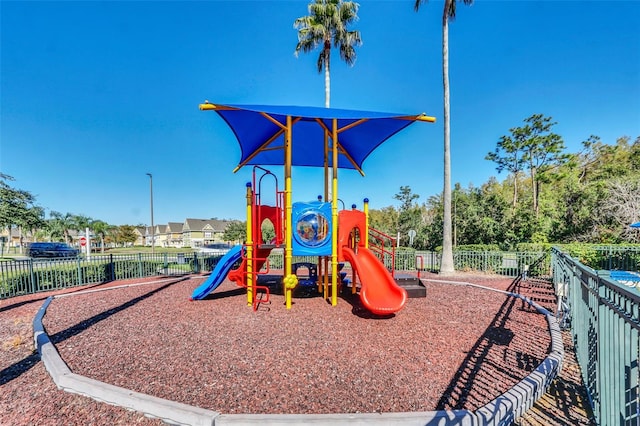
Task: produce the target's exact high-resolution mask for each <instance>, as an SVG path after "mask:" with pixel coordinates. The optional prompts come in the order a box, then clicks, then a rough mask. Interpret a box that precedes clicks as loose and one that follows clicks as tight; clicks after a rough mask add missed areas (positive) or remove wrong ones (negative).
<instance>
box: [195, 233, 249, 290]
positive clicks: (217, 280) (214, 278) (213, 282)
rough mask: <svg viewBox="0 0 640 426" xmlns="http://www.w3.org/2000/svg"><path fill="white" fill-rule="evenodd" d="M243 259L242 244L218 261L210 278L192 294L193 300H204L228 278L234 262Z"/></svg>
mask: <svg viewBox="0 0 640 426" xmlns="http://www.w3.org/2000/svg"><path fill="white" fill-rule="evenodd" d="M240 259H242V245H237V246H234V247H233V248H232V249H231V250H229V251H228V252H227V254H225V255H224V256H222V259H220V260H219V261H218V263H217V264H216V267H215V268H214V270H213V271H212V272H211V275H209V278H207V279H206V280H205V282H203V283H202V284H200V285H199V286H198V288H196V289H195V290H193V293H192V294H191V300H202V299H204V298H205V297H207V295H208V294H209V293H211V292H212V291H213V290H215V289H216V288H218V286H219V285H220V284H222V282H223V281H224V280H225V278H227V274H228V273H229V271H230V270H231V268H232V267H233V264H234V263H236V262H237V261H238V260H240Z"/></svg>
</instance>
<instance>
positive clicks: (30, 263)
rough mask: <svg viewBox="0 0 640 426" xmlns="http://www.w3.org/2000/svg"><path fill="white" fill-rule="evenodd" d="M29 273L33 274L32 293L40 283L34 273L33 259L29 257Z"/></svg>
mask: <svg viewBox="0 0 640 426" xmlns="http://www.w3.org/2000/svg"><path fill="white" fill-rule="evenodd" d="M29 275H30V276H31V293H35V292H36V287H37V286H38V283H37V282H36V276H35V274H34V273H33V259H31V258H29Z"/></svg>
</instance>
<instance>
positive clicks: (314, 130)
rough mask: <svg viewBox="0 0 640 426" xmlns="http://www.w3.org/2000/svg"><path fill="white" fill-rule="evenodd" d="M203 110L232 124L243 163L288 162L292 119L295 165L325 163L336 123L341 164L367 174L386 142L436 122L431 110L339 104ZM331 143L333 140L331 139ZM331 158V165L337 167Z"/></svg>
mask: <svg viewBox="0 0 640 426" xmlns="http://www.w3.org/2000/svg"><path fill="white" fill-rule="evenodd" d="M200 109H201V110H212V111H215V112H217V113H218V115H220V117H222V119H223V120H224V121H225V122H226V123H227V124H228V125H229V127H230V128H231V130H232V131H233V133H234V134H235V136H236V139H237V140H238V143H239V144H240V150H241V157H240V162H239V164H238V167H237V168H236V170H237V169H239V168H240V167H243V166H246V165H284V162H285V157H284V135H285V133H286V129H287V117H291V123H292V126H291V131H292V137H291V141H292V142H291V155H292V161H291V165H292V166H311V167H322V166H324V158H325V155H324V153H325V143H324V141H325V132H328V134H329V137H330V136H331V134H332V133H331V132H332V129H333V121H334V120H337V127H338V148H339V155H338V167H339V168H343V169H356V170H359V171H360V172H362V163H363V162H364V160H365V159H366V158H367V157H368V156H369V154H371V153H372V152H373V151H374V150H375V149H376V148H377V147H378V146H380V144H382V143H383V142H385V141H386V140H387V139H389V138H390V137H391V136H393V135H394V134H396V133H397V132H399V131H400V130H402V129H404V128H405V127H407V126H409V125H410V124H412V123H414V122H416V121H426V122H434V121H435V118H433V117H429V116H427V115H425V114H417V115H409V116H408V115H406V114H393V113H382V112H371V111H353V110H344V109H335V108H320V107H302V106H274V105H221V104H212V103H209V102H205V103H204V104H201V105H200ZM329 146H332V145H331V141H330V142H329ZM331 166H332V164H331V156H329V167H331Z"/></svg>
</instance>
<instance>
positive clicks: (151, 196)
mask: <svg viewBox="0 0 640 426" xmlns="http://www.w3.org/2000/svg"><path fill="white" fill-rule="evenodd" d="M147 176H149V196H150V200H151V254H154V251H155V244H156V235H155V233H156V228H155V226H154V224H153V176H152V175H151V173H147Z"/></svg>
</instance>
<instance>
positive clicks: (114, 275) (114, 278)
mask: <svg viewBox="0 0 640 426" xmlns="http://www.w3.org/2000/svg"><path fill="white" fill-rule="evenodd" d="M109 265H110V268H109V269H110V270H111V276H110V277H109V281H115V280H116V265H115V263H113V254H112V253H109Z"/></svg>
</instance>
